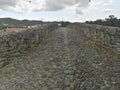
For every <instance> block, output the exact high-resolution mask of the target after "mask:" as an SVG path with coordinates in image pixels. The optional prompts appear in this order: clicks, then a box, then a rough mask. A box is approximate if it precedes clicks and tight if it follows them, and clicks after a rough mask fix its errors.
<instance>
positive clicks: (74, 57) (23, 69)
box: [0, 28, 120, 90]
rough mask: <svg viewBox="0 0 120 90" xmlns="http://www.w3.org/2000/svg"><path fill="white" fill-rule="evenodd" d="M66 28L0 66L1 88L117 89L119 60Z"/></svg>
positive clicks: (118, 86)
mask: <svg viewBox="0 0 120 90" xmlns="http://www.w3.org/2000/svg"><path fill="white" fill-rule="evenodd" d="M83 37H84V36H83V33H82V31H81V33H78V32H77V31H76V30H71V29H69V28H60V29H58V30H55V31H53V32H52V34H51V37H50V38H48V39H47V43H46V44H45V45H42V46H40V47H37V50H35V51H34V52H31V53H30V54H28V55H26V56H24V57H18V58H17V59H15V60H13V61H12V62H11V63H10V64H9V65H7V66H5V67H3V68H1V69H0V90H120V61H119V60H120V59H118V60H115V61H114V62H112V61H110V60H109V58H108V57H107V56H106V55H105V54H104V53H103V54H102V53H99V52H98V51H97V50H96V49H95V48H93V47H91V46H90V45H88V44H86V43H85V41H84V39H83Z"/></svg>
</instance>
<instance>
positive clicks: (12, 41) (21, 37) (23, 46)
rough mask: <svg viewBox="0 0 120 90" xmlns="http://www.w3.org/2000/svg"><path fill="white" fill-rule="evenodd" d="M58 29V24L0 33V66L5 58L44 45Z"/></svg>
mask: <svg viewBox="0 0 120 90" xmlns="http://www.w3.org/2000/svg"><path fill="white" fill-rule="evenodd" d="M57 28H58V26H57V24H49V25H44V26H42V27H38V28H30V29H26V30H23V31H16V32H15V31H11V32H3V33H0V64H1V63H2V62H3V61H4V60H5V58H10V57H14V56H16V55H19V54H21V53H24V52H25V51H29V49H30V48H32V47H33V46H35V45H38V44H41V43H43V42H44V41H45V40H46V38H47V37H48V36H49V35H50V33H51V32H52V31H53V30H55V29H57ZM0 66H1V65H0Z"/></svg>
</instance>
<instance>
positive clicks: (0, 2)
mask: <svg viewBox="0 0 120 90" xmlns="http://www.w3.org/2000/svg"><path fill="white" fill-rule="evenodd" d="M17 1H18V0H0V9H1V10H9V7H15V6H16V4H17Z"/></svg>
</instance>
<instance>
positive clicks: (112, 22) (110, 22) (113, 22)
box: [86, 15, 120, 27]
mask: <svg viewBox="0 0 120 90" xmlns="http://www.w3.org/2000/svg"><path fill="white" fill-rule="evenodd" d="M86 23H88V24H99V25H106V26H113V27H120V19H118V18H117V17H115V16H114V15H109V17H108V18H105V19H104V20H102V19H98V20H96V21H86Z"/></svg>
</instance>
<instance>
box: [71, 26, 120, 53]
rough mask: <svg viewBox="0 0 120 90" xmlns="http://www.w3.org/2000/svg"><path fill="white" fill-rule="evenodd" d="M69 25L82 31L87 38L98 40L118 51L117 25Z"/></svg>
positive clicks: (118, 29) (119, 35) (119, 39)
mask: <svg viewBox="0 0 120 90" xmlns="http://www.w3.org/2000/svg"><path fill="white" fill-rule="evenodd" d="M69 27H70V28H73V29H75V30H77V31H78V32H83V34H84V36H85V37H87V38H88V39H90V40H92V41H95V42H99V43H101V44H102V45H107V46H108V47H110V48H111V49H113V50H115V51H117V52H119V53H120V28H119V27H108V26H102V25H90V24H72V25H71V26H69Z"/></svg>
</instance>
